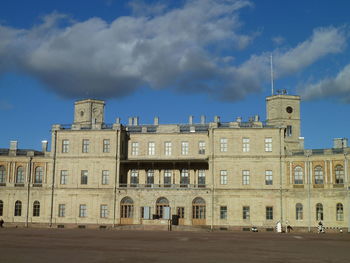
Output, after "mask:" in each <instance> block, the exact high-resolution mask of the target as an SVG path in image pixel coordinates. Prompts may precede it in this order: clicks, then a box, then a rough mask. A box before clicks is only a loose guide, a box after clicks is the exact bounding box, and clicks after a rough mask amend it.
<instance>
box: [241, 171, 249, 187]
mask: <svg viewBox="0 0 350 263" xmlns="http://www.w3.org/2000/svg"><path fill="white" fill-rule="evenodd" d="M242 182H243V184H244V185H248V184H249V183H250V171H249V170H243V171H242Z"/></svg>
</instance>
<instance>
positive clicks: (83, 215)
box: [79, 204, 87, 218]
mask: <svg viewBox="0 0 350 263" xmlns="http://www.w3.org/2000/svg"><path fill="white" fill-rule="evenodd" d="M79 217H81V218H86V217H87V206H86V204H80V205H79Z"/></svg>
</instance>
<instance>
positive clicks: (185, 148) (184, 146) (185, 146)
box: [181, 142, 189, 155]
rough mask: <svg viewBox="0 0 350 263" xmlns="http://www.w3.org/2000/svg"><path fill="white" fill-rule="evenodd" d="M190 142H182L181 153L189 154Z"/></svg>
mask: <svg viewBox="0 0 350 263" xmlns="http://www.w3.org/2000/svg"><path fill="white" fill-rule="evenodd" d="M188 147H189V146H188V142H181V154H182V155H188Z"/></svg>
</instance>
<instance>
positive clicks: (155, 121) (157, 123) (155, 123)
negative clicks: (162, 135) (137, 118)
mask: <svg viewBox="0 0 350 263" xmlns="http://www.w3.org/2000/svg"><path fill="white" fill-rule="evenodd" d="M154 125H159V117H154Z"/></svg>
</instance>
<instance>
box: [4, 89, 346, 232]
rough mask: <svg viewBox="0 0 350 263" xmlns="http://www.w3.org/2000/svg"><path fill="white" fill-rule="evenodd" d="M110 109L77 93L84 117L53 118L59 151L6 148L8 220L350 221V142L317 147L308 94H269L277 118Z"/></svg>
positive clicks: (62, 223)
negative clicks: (304, 109) (124, 118)
mask: <svg viewBox="0 0 350 263" xmlns="http://www.w3.org/2000/svg"><path fill="white" fill-rule="evenodd" d="M104 107H105V103H104V102H103V101H100V100H82V101H78V102H76V103H75V111H74V123H73V124H71V125H53V126H52V139H51V150H50V151H47V142H44V143H43V150H42V151H30V150H19V149H17V143H16V142H12V143H11V147H10V149H0V217H2V218H3V219H4V220H5V222H6V223H7V224H10V225H25V226H36V225H37V226H50V227H120V226H124V225H134V226H142V227H144V228H147V227H152V226H162V225H164V226H165V225H167V224H168V223H170V222H172V223H173V224H178V225H180V226H182V227H183V228H186V227H197V226H200V227H206V228H210V229H219V228H220V229H232V230H243V229H249V228H251V227H253V226H256V227H257V228H258V229H260V230H271V229H273V228H274V227H275V225H276V223H277V222H278V221H280V222H282V224H283V225H284V226H286V225H290V226H292V227H293V228H294V229H296V230H301V231H307V230H309V231H314V230H315V228H316V226H317V223H318V222H319V221H322V222H323V223H324V225H325V226H326V227H328V228H329V229H332V230H338V229H344V230H347V229H350V227H349V216H350V215H349V205H350V187H349V169H350V166H349V154H350V148H349V147H347V140H346V139H335V141H334V147H333V148H331V149H321V150H305V149H304V146H303V138H302V137H300V135H301V133H300V129H301V125H300V97H299V96H291V95H274V96H270V97H267V98H266V108H267V120H266V121H260V120H259V117H258V116H255V117H254V118H250V120H249V121H248V122H243V121H242V119H241V118H237V119H236V120H235V121H232V122H221V121H220V118H219V117H216V118H215V120H214V122H209V123H208V122H206V121H205V118H204V117H202V118H201V121H200V123H194V121H193V117H190V120H189V123H188V124H176V125H169V124H159V120H158V118H155V122H154V124H149V125H144V124H140V123H139V120H138V118H130V119H129V123H128V124H125V125H124V124H121V123H120V119H119V118H118V119H116V122H115V123H114V124H111V125H108V124H105V123H104ZM171 219H172V221H170V220H171Z"/></svg>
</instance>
